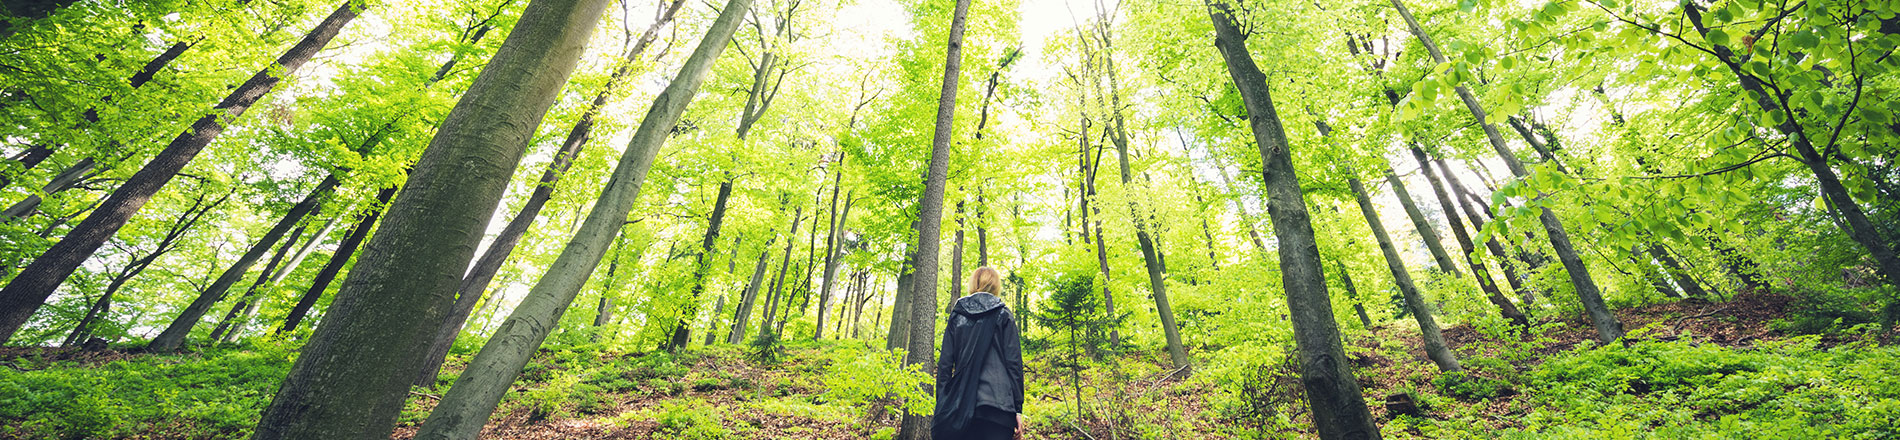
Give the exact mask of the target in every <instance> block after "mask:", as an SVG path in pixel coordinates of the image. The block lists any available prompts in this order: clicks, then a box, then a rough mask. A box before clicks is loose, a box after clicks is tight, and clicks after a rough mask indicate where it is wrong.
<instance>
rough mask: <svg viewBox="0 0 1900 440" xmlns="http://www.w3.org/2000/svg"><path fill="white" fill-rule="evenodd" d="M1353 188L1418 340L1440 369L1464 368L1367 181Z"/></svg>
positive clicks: (1351, 183)
mask: <svg viewBox="0 0 1900 440" xmlns="http://www.w3.org/2000/svg"><path fill="white" fill-rule="evenodd" d="M1346 183H1347V184H1348V185H1349V186H1351V187H1352V193H1353V196H1354V198H1355V199H1356V200H1357V201H1358V203H1359V214H1360V215H1362V216H1364V217H1365V218H1366V225H1367V226H1370V227H1371V228H1372V237H1373V239H1375V240H1378V242H1379V252H1380V253H1382V254H1384V255H1385V266H1386V268H1387V269H1389V270H1391V271H1392V282H1393V284H1397V285H1398V287H1399V295H1400V296H1401V297H1403V298H1405V309H1406V311H1408V312H1411V314H1412V320H1413V321H1416V322H1418V330H1419V334H1420V336H1419V340H1420V341H1422V342H1423V345H1424V348H1425V357H1426V358H1428V359H1431V360H1432V363H1433V364H1436V365H1438V370H1439V371H1445V372H1451V371H1461V370H1463V369H1464V368H1463V367H1461V366H1460V365H1459V364H1458V356H1457V355H1455V354H1452V352H1451V349H1450V348H1447V347H1446V346H1445V337H1444V335H1443V332H1442V330H1440V329H1439V327H1438V320H1437V319H1434V318H1432V309H1431V307H1430V305H1429V304H1427V303H1426V301H1425V295H1422V294H1419V292H1418V286H1417V285H1416V284H1414V283H1413V282H1412V274H1411V271H1410V270H1407V269H1406V268H1405V260H1404V259H1402V258H1401V257H1400V256H1399V248H1398V246H1396V245H1394V244H1392V237H1391V236H1390V235H1388V234H1386V230H1385V223H1384V222H1382V221H1380V220H1379V212H1378V209H1377V208H1375V207H1373V206H1372V194H1370V193H1368V192H1366V186H1365V184H1362V183H1360V182H1359V179H1357V178H1354V179H1351V180H1348V181H1347V182H1346Z"/></svg>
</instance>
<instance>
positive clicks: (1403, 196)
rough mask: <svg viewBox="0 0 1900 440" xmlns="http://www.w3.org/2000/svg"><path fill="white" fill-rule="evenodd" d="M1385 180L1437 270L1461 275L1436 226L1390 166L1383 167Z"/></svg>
mask: <svg viewBox="0 0 1900 440" xmlns="http://www.w3.org/2000/svg"><path fill="white" fill-rule="evenodd" d="M1385 180H1386V182H1388V183H1391V184H1392V194H1393V195H1394V196H1397V197H1398V199H1399V206H1401V207H1404V208H1405V215H1406V217H1410V218H1411V219H1412V228H1413V229H1414V230H1417V231H1418V236H1419V237H1420V238H1422V239H1424V240H1425V248H1426V249H1427V250H1430V251H1431V253H1432V261H1434V262H1437V263H1438V270H1439V271H1440V272H1444V273H1448V274H1451V275H1452V276H1456V277H1463V276H1464V272H1462V271H1459V270H1458V265H1457V263H1453V262H1452V261H1451V254H1450V253H1448V252H1446V251H1445V245H1444V242H1443V241H1442V239H1440V238H1439V236H1438V228H1434V227H1432V222H1431V220H1430V219H1427V218H1426V217H1425V211H1422V210H1420V209H1419V208H1418V200H1417V199H1413V198H1412V192H1411V191H1410V190H1407V189H1406V188H1405V181H1404V180H1403V179H1400V178H1399V175H1398V173H1396V172H1393V171H1392V169H1391V168H1386V169H1385Z"/></svg>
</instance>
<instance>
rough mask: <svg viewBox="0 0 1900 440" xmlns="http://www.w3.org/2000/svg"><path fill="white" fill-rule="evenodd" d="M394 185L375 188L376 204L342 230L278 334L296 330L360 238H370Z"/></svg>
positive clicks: (359, 244)
mask: <svg viewBox="0 0 1900 440" xmlns="http://www.w3.org/2000/svg"><path fill="white" fill-rule="evenodd" d="M396 188H397V187H394V186H391V187H388V188H383V189H382V190H381V191H378V192H377V193H376V204H375V205H373V206H370V207H369V208H368V209H365V210H364V211H363V212H362V213H360V214H357V222H356V224H354V225H351V226H350V230H349V231H348V232H344V233H343V241H341V242H338V243H337V245H336V250H335V251H333V252H331V253H330V261H329V262H327V263H324V264H323V269H319V270H318V271H317V275H316V277H315V278H313V279H312V280H311V282H310V288H308V289H304V294H303V296H302V297H299V298H298V299H297V305H294V306H291V308H290V312H289V313H288V314H287V315H286V316H284V325H282V326H280V327H277V334H279V335H282V334H287V333H290V332H292V331H296V330H297V325H298V324H301V323H303V320H304V317H305V316H307V315H309V313H310V309H311V308H312V307H315V306H316V305H317V300H318V299H321V298H322V297H323V292H324V291H326V290H329V288H330V283H331V282H333V281H335V280H336V276H337V274H338V273H341V272H342V271H343V266H344V265H346V264H349V262H350V259H351V257H353V256H355V255H356V250H357V248H360V247H362V245H363V240H364V239H366V238H368V237H369V232H370V230H371V229H372V228H374V227H375V226H376V219H377V218H379V217H381V216H382V213H383V207H384V206H387V205H388V204H389V199H392V198H395V197H396Z"/></svg>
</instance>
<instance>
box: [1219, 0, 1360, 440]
mask: <svg viewBox="0 0 1900 440" xmlns="http://www.w3.org/2000/svg"><path fill="white" fill-rule="evenodd" d="M1208 16H1209V18H1210V19H1212V20H1213V22H1214V46H1215V47H1216V48H1218V49H1220V52H1221V57H1222V58H1223V60H1224V61H1225V62H1226V64H1227V72H1228V73H1229V74H1230V75H1231V78H1232V79H1233V81H1234V86H1235V88H1237V89H1239V91H1240V96H1241V101H1242V102H1243V103H1244V104H1245V105H1246V108H1247V114H1248V115H1251V116H1250V117H1249V118H1248V119H1247V123H1248V125H1249V126H1250V127H1249V128H1251V129H1252V131H1253V135H1254V136H1253V137H1254V143H1255V144H1257V146H1258V147H1259V149H1260V160H1261V164H1262V165H1261V174H1262V175H1263V177H1264V178H1265V182H1266V189H1267V214H1268V215H1269V216H1271V217H1272V218H1273V235H1274V237H1275V238H1277V239H1278V240H1277V241H1278V242H1279V253H1280V278H1281V282H1282V283H1283V285H1284V286H1285V289H1286V297H1287V301H1286V302H1287V309H1288V310H1287V311H1288V316H1289V317H1291V318H1292V321H1293V340H1294V345H1295V346H1296V347H1297V349H1298V351H1299V360H1300V363H1299V365H1300V383H1301V384H1302V385H1304V386H1305V388H1306V402H1307V405H1308V406H1309V407H1311V409H1312V410H1313V424H1314V425H1316V427H1317V428H1318V431H1319V436H1320V438H1323V439H1329V440H1330V439H1377V438H1379V427H1378V426H1377V425H1374V424H1373V420H1372V413H1371V412H1370V411H1368V410H1367V409H1366V402H1365V397H1364V396H1363V395H1361V394H1360V391H1359V381H1358V380H1357V379H1355V378H1353V375H1352V366H1351V365H1350V364H1348V363H1347V362H1346V351H1345V347H1344V346H1342V345H1341V344H1340V342H1339V323H1337V322H1334V321H1333V305H1332V298H1331V297H1329V296H1328V295H1327V294H1326V279H1325V277H1324V276H1323V275H1321V274H1320V259H1319V246H1318V244H1316V243H1315V242H1314V237H1313V224H1312V223H1311V220H1310V219H1309V218H1308V216H1307V212H1306V202H1305V201H1304V200H1302V199H1301V196H1300V182H1299V178H1298V177H1297V176H1295V175H1294V169H1293V157H1292V152H1293V151H1292V149H1291V146H1290V145H1288V144H1287V139H1286V134H1285V132H1284V131H1283V129H1282V128H1281V125H1280V117H1279V115H1278V114H1276V113H1275V112H1274V109H1273V98H1272V96H1271V95H1270V94H1269V93H1268V90H1267V76H1266V74H1264V73H1261V72H1260V67H1259V66H1257V65H1255V64H1254V61H1253V55H1252V54H1250V53H1248V52H1247V42H1246V36H1245V35H1244V34H1242V33H1241V32H1240V29H1239V28H1238V25H1237V24H1236V23H1235V21H1234V20H1235V18H1234V15H1233V12H1232V10H1230V9H1229V6H1228V5H1227V4H1226V3H1220V2H1219V0H1215V2H1212V3H1211V4H1210V5H1209V8H1208Z"/></svg>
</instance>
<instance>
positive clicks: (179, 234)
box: [60, 192, 234, 347]
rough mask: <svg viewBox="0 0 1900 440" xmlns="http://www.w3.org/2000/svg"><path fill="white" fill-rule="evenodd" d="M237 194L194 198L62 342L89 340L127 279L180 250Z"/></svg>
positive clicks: (102, 295)
mask: <svg viewBox="0 0 1900 440" xmlns="http://www.w3.org/2000/svg"><path fill="white" fill-rule="evenodd" d="M233 193H234V192H226V193H225V194H224V196H221V197H218V199H217V200H214V201H212V202H211V203H210V204H206V203H205V197H204V195H203V194H199V195H198V197H197V199H195V200H193V201H192V203H191V206H190V207H188V208H185V211H184V212H183V213H181V214H179V215H178V219H177V220H174V221H172V224H171V227H170V228H167V229H166V230H165V237H164V238H162V239H159V241H158V246H157V247H155V248H153V249H152V252H151V253H149V254H145V256H143V257H139V258H137V259H134V260H132V261H129V262H127V263H126V265H125V268H124V269H121V270H119V274H118V275H116V276H114V277H112V281H111V282H110V283H108V284H107V285H106V291H105V293H102V294H100V296H99V300H98V301H97V302H94V303H93V305H92V307H91V308H89V309H87V310H86V316H85V317H84V318H81V319H80V320H79V325H76V326H73V332H72V334H70V335H67V337H66V341H65V342H64V343H63V344H60V345H61V346H65V347H71V346H74V345H78V344H81V343H84V342H86V340H87V339H89V338H91V337H92V336H93V334H94V333H93V325H94V324H95V323H97V322H98V321H99V320H100V319H104V318H105V316H106V314H108V313H111V311H112V297H113V295H117V294H118V293H119V289H120V288H122V287H125V283H126V282H127V281H131V280H132V278H133V277H136V276H138V275H139V273H141V272H144V271H145V269H146V268H148V267H151V266H152V263H153V262H155V261H158V258H159V257H162V256H164V255H165V254H166V253H168V252H171V251H172V250H175V249H178V246H179V244H180V243H179V240H182V239H184V238H185V232H186V231H190V230H191V228H192V227H193V226H195V225H197V224H198V220H199V219H202V218H204V215H205V214H206V213H209V212H211V210H212V209H216V208H217V207H218V205H222V204H224V201H225V200H229V199H230V198H231V194H233Z"/></svg>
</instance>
